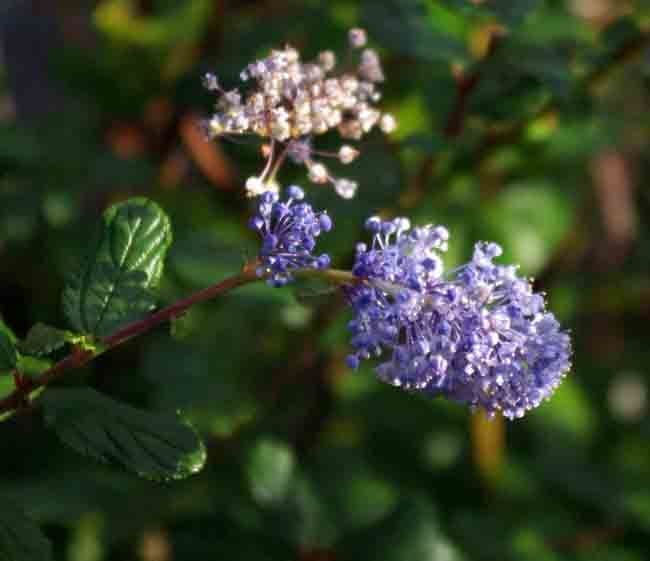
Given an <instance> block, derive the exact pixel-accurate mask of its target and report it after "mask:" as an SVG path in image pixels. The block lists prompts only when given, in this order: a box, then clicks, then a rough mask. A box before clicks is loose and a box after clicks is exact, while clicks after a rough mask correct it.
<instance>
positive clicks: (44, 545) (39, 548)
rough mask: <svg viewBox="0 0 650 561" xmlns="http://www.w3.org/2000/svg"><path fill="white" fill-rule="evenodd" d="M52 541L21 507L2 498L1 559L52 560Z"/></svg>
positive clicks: (12, 560) (19, 560)
mask: <svg viewBox="0 0 650 561" xmlns="http://www.w3.org/2000/svg"><path fill="white" fill-rule="evenodd" d="M51 559H52V550H51V547H50V542H49V541H48V540H47V538H46V537H45V536H44V535H43V533H42V532H41V530H40V529H39V527H38V526H37V525H36V524H34V523H33V522H32V521H31V520H29V519H28V518H27V517H26V516H25V515H24V514H23V513H22V511H21V510H20V509H18V508H16V507H15V506H13V505H12V504H11V503H9V502H8V501H7V500H6V499H4V498H0V561H50V560H51Z"/></svg>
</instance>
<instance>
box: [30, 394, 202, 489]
mask: <svg viewBox="0 0 650 561" xmlns="http://www.w3.org/2000/svg"><path fill="white" fill-rule="evenodd" d="M42 403H43V407H44V411H45V421H46V423H47V425H48V426H49V427H51V428H53V429H54V430H55V431H56V433H57V435H58V437H59V438H60V439H61V440H62V441H63V442H64V443H65V444H67V445H68V446H70V447H71V448H73V449H74V450H76V451H77V452H79V453H81V454H84V455H86V456H90V457H92V458H95V459H96V460H99V461H102V462H107V463H119V464H121V465H123V466H124V467H126V468H127V469H129V470H131V471H134V472H135V473H137V474H138V475H140V476H141V477H145V478H147V479H153V480H169V479H183V478H185V477H188V476H190V475H192V474H194V473H197V472H198V471H199V470H200V469H201V468H202V467H203V465H204V464H205V460H206V451H205V447H204V446H203V443H202V442H201V440H200V438H199V437H198V436H197V434H196V432H195V431H194V429H193V428H192V427H190V426H189V425H187V424H185V423H184V422H183V421H182V420H181V419H179V418H178V417H176V416H174V415H166V414H160V413H149V412H146V411H141V410H139V409H135V408H134V407H131V406H129V405H125V404H122V403H118V402H116V401H114V400H112V399H110V398H108V397H106V396H104V395H102V394H100V393H98V392H96V391H95V390H92V389H89V388H79V389H77V388H75V389H58V390H50V391H48V392H47V393H46V394H44V397H43V399H42Z"/></svg>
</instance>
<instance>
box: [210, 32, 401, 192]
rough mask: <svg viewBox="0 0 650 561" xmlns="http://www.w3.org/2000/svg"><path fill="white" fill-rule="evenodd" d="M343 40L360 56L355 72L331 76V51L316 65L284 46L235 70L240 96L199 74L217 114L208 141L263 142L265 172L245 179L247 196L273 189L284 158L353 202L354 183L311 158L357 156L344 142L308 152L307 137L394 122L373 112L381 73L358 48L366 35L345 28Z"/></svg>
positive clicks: (357, 135) (351, 135)
mask: <svg viewBox="0 0 650 561" xmlns="http://www.w3.org/2000/svg"><path fill="white" fill-rule="evenodd" d="M349 42H350V46H351V48H353V49H356V50H359V51H360V54H359V57H358V58H359V61H358V64H357V65H356V68H352V69H346V70H343V71H341V72H340V73H335V69H336V66H337V61H336V55H335V54H334V52H332V51H323V52H321V53H319V55H318V57H317V59H316V60H315V61H313V62H302V61H301V59H300V53H299V52H298V51H297V50H296V49H294V48H293V47H290V46H287V47H285V48H284V49H282V50H274V51H271V54H270V55H269V56H268V57H267V58H264V59H261V60H257V61H255V62H253V63H251V64H249V65H248V66H247V67H246V68H245V69H244V70H243V71H242V73H241V79H242V80H243V81H244V82H252V86H251V87H250V88H249V90H248V92H247V93H246V94H242V93H241V92H240V91H239V89H233V90H229V91H226V90H224V89H222V87H221V86H220V84H219V81H218V80H217V78H216V76H214V75H213V74H208V75H206V76H205V80H204V81H205V86H206V87H207V88H208V89H209V90H211V91H214V92H216V93H217V94H218V96H219V99H218V101H217V105H216V109H217V110H216V113H215V114H214V115H212V117H211V118H210V119H209V120H208V121H207V123H206V131H207V134H208V136H209V137H210V138H215V137H218V136H223V135H245V134H252V135H256V136H259V137H262V138H264V139H267V140H268V141H269V144H267V145H265V146H264V151H265V154H266V156H267V165H266V167H265V168H264V170H263V172H262V173H261V174H260V175H259V176H254V177H251V178H249V179H248V181H247V182H246V189H247V193H248V195H249V196H257V195H260V194H262V193H264V192H266V191H275V192H277V190H278V186H277V183H276V181H275V174H276V172H277V169H278V167H279V165H281V164H282V162H283V161H284V160H285V158H286V157H287V156H288V157H289V158H290V160H292V161H293V162H294V163H296V164H300V165H305V166H306V167H307V170H308V176H309V179H310V181H312V182H313V183H317V184H327V183H329V184H332V185H333V186H334V189H335V190H336V192H337V193H338V194H339V195H340V196H341V197H343V198H352V197H354V195H355V193H356V191H357V183H356V182H354V181H352V180H350V179H346V178H339V177H336V176H335V175H333V174H332V173H331V172H330V170H329V169H328V168H327V167H326V166H325V164H323V163H322V162H321V161H318V160H316V159H315V156H332V157H335V158H336V159H338V161H339V162H340V163H341V164H349V163H351V162H352V161H354V159H355V158H356V157H357V156H358V154H359V152H358V151H357V150H356V149H355V148H354V147H352V146H350V145H344V146H342V147H341V148H340V150H339V151H338V152H337V153H334V154H326V153H322V152H319V151H317V150H314V149H313V148H312V138H313V137H314V136H315V135H320V134H324V133H326V132H328V131H330V130H333V129H335V130H337V131H338V133H339V134H340V136H341V137H342V138H344V139H349V140H360V139H361V138H362V137H363V135H364V134H366V133H368V132H370V131H371V130H372V129H373V128H374V127H375V126H379V127H380V128H381V130H382V131H383V132H385V133H390V132H392V131H393V130H394V129H395V128H396V126H397V125H396V121H395V118H394V117H393V116H392V115H390V114H387V113H383V114H382V112H381V111H380V110H379V109H378V108H377V107H376V103H377V102H378V101H379V99H380V97H381V94H380V92H379V91H378V88H377V84H378V83H380V82H382V81H383V80H384V73H383V70H382V67H381V63H380V60H379V56H378V55H377V53H376V52H375V51H374V50H373V49H370V48H366V47H365V45H366V42H367V38H366V33H365V31H363V30H362V29H352V30H350V32H349Z"/></svg>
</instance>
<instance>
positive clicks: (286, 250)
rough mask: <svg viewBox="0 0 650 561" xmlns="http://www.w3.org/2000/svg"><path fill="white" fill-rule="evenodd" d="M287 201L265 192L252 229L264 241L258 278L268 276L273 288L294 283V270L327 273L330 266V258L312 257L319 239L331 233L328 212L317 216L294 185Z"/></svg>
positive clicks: (325, 255)
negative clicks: (318, 270)
mask: <svg viewBox="0 0 650 561" xmlns="http://www.w3.org/2000/svg"><path fill="white" fill-rule="evenodd" d="M287 195H288V200H287V202H283V201H280V200H279V197H278V195H277V194H275V193H272V192H266V193H264V194H263V195H262V196H261V197H260V202H259V204H258V207H257V214H256V215H255V216H253V218H251V220H250V223H249V225H250V227H251V228H252V229H253V230H255V231H256V232H258V233H259V234H260V236H261V238H262V247H261V249H260V253H259V260H260V265H259V267H258V269H257V275H258V276H260V277H262V276H268V280H267V282H268V284H270V285H271V286H283V285H285V284H287V283H288V282H290V281H291V280H293V276H292V275H291V271H292V270H295V269H307V268H311V269H325V268H327V267H328V266H329V264H330V258H329V256H328V255H327V254H323V255H320V256H318V257H316V256H314V255H312V251H313V250H314V248H315V247H316V238H317V237H318V236H319V235H320V234H321V232H329V231H330V230H331V229H332V219H331V218H330V217H329V215H328V214H327V213H326V212H320V213H315V212H314V211H313V209H312V207H311V205H309V204H308V203H305V202H300V201H302V200H303V199H304V197H305V194H304V192H303V190H302V189H301V188H300V187H296V186H295V185H292V186H290V187H289V188H288V189H287Z"/></svg>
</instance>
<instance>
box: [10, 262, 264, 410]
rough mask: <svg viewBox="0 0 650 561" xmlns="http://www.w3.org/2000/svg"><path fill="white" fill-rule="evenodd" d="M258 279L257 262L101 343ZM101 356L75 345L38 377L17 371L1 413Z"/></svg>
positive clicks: (131, 333)
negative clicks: (14, 384)
mask: <svg viewBox="0 0 650 561" xmlns="http://www.w3.org/2000/svg"><path fill="white" fill-rule="evenodd" d="M256 280H258V277H257V275H256V274H255V264H249V265H247V266H246V267H245V268H244V270H243V271H242V272H241V273H240V274H238V275H235V276H233V277H230V278H228V279H226V280H224V281H222V282H220V283H218V284H215V285H213V286H210V287H208V288H205V289H203V290H200V291H199V292H195V293H194V294H192V295H191V296H188V297H187V298H184V299H182V300H179V301H178V302H175V303H174V304H172V305H170V306H167V307H166V308H163V309H162V310H159V311H158V312H156V313H154V314H151V315H150V316H147V317H146V318H144V319H142V320H140V321H136V322H135V323H131V324H129V325H127V326H125V327H123V328H122V329H119V330H118V331H116V332H115V333H113V335H111V336H110V337H106V338H104V339H103V340H102V341H101V342H102V343H103V345H104V347H105V349H112V348H113V347H117V346H118V345H121V344H122V343H124V342H125V341H128V340H129V339H131V338H133V337H136V336H138V335H141V334H143V333H145V332H147V331H150V330H151V329H153V328H154V327H156V326H158V325H160V324H161V323H164V322H166V321H170V320H172V319H174V318H177V317H179V316H180V315H182V314H183V313H184V312H186V311H187V310H188V309H189V308H191V307H192V306H194V305H195V304H199V303H201V302H206V301H208V300H211V299H213V298H215V297H216V296H219V295H220V294H224V293H225V292H228V291H230V290H233V289H235V288H237V287H239V286H243V285H245V284H248V283H251V282H254V281H256ZM98 355H99V353H97V352H94V351H90V350H84V349H82V348H80V347H74V348H73V350H72V352H71V353H70V354H69V355H68V356H67V357H65V358H64V359H62V360H60V361H59V362H57V363H56V364H55V365H54V366H52V368H50V369H49V370H47V371H45V372H43V374H41V375H40V376H38V377H37V378H32V379H28V378H25V377H24V376H22V375H21V374H20V373H18V372H16V373H15V377H16V389H15V390H14V391H13V392H12V393H11V394H9V395H8V396H7V397H5V398H4V399H2V400H0V413H5V412H7V411H11V410H14V409H18V408H19V407H20V406H21V405H22V404H25V403H26V400H27V397H28V395H29V393H30V392H31V391H33V390H34V389H36V388H39V387H42V386H47V385H49V384H51V383H52V382H55V381H57V380H59V379H60V378H61V377H62V376H63V374H64V373H65V372H66V371H68V370H73V369H75V368H80V367H81V366H84V365H85V364H87V363H88V362H90V361H91V360H92V359H93V358H95V357H96V356H98Z"/></svg>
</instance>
